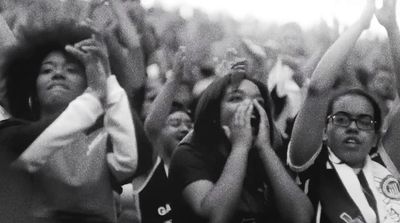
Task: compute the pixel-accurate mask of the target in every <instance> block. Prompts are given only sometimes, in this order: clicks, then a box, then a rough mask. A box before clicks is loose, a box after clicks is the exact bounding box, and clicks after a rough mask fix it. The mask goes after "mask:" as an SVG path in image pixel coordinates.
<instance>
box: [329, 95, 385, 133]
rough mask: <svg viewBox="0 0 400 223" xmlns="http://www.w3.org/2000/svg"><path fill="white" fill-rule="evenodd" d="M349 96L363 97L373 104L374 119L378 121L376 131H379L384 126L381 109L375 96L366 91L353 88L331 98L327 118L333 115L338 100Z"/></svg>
mask: <svg viewBox="0 0 400 223" xmlns="http://www.w3.org/2000/svg"><path fill="white" fill-rule="evenodd" d="M347 95H355V96H361V97H364V98H365V99H367V100H368V101H369V102H370V103H371V105H372V107H373V109H374V119H375V121H376V125H375V131H379V130H380V128H381V126H382V112H381V108H380V106H379V104H378V102H377V100H376V99H375V98H374V97H373V96H371V95H370V94H368V93H367V92H366V91H364V90H362V89H360V88H351V89H347V90H344V91H342V92H340V93H339V94H337V95H335V96H334V97H333V98H331V99H330V101H329V104H328V110H327V116H328V115H331V114H332V110H333V104H334V103H335V102H336V101H337V100H339V98H341V97H343V96H347Z"/></svg>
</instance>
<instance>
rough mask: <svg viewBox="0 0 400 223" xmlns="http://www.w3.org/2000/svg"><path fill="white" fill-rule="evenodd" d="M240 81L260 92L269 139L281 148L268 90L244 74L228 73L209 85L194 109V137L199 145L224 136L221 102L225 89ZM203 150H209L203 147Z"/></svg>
mask: <svg viewBox="0 0 400 223" xmlns="http://www.w3.org/2000/svg"><path fill="white" fill-rule="evenodd" d="M242 80H249V81H251V82H253V83H254V84H255V85H256V86H257V87H258V89H259V90H260V93H261V96H262V98H263V99H264V102H265V103H264V109H265V111H266V113H267V116H268V121H269V126H270V137H271V139H272V140H271V141H272V145H273V146H281V143H282V142H281V137H280V134H279V132H278V131H277V130H276V128H275V125H274V123H273V121H272V115H271V114H272V112H271V105H272V103H271V99H270V97H269V92H268V88H267V86H266V85H264V84H263V83H261V82H260V81H258V80H255V79H253V78H251V77H248V76H247V75H246V74H244V73H230V74H227V75H226V76H224V77H222V78H221V79H218V80H216V81H214V82H213V83H212V84H210V85H209V86H208V87H207V88H206V90H205V91H204V92H203V94H202V95H201V97H200V99H199V102H198V104H197V107H196V113H195V121H194V135H195V138H196V140H198V141H199V142H201V143H203V144H204V143H205V144H206V143H216V142H219V141H221V140H222V139H223V138H224V137H225V135H224V132H223V129H222V128H221V126H220V111H221V101H222V98H223V97H224V94H225V91H226V89H227V88H228V87H229V86H231V85H232V84H237V83H240V82H241V81H242ZM205 148H209V147H207V146H205Z"/></svg>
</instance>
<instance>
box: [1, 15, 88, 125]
mask: <svg viewBox="0 0 400 223" xmlns="http://www.w3.org/2000/svg"><path fill="white" fill-rule="evenodd" d="M91 34H92V32H91V30H90V29H89V28H88V27H85V26H81V25H79V24H78V22H77V21H75V20H73V19H68V20H67V19H65V20H61V21H56V22H52V23H50V24H42V25H40V26H37V27H34V26H25V27H21V30H20V35H19V39H18V42H17V44H16V45H14V46H12V47H10V48H8V49H6V50H5V62H4V70H3V72H4V75H5V77H6V91H7V95H6V97H7V100H8V103H9V111H10V113H11V115H12V116H13V117H15V118H22V119H27V120H32V119H35V118H36V117H37V114H36V113H37V111H34V110H35V109H34V110H32V109H33V108H32V107H31V106H30V105H29V104H30V103H29V100H30V98H31V97H35V95H36V93H35V92H36V89H35V82H36V78H37V76H38V74H39V69H40V65H41V62H42V61H43V59H44V58H45V57H46V56H47V55H48V54H49V53H50V52H52V51H61V52H64V53H66V51H65V46H66V45H68V44H74V43H76V42H79V41H81V40H84V39H87V38H90V37H91Z"/></svg>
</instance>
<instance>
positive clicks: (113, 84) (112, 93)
mask: <svg viewBox="0 0 400 223" xmlns="http://www.w3.org/2000/svg"><path fill="white" fill-rule="evenodd" d="M122 92H124V89H123V88H122V87H121V86H120V85H119V83H118V81H117V78H116V77H115V75H110V77H108V78H107V100H106V101H107V106H109V105H112V104H115V103H117V102H118V101H119V99H120V95H121V93H122Z"/></svg>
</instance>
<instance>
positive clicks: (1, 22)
mask: <svg viewBox="0 0 400 223" xmlns="http://www.w3.org/2000/svg"><path fill="white" fill-rule="evenodd" d="M16 41H17V40H16V38H15V36H14V34H13V32H12V31H11V29H10V27H9V26H8V24H7V22H6V20H5V19H4V17H3V16H2V15H0V47H6V46H10V45H13V44H14V43H15V42H16Z"/></svg>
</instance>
